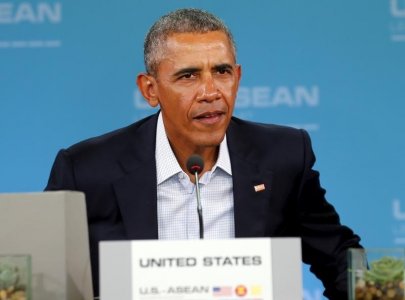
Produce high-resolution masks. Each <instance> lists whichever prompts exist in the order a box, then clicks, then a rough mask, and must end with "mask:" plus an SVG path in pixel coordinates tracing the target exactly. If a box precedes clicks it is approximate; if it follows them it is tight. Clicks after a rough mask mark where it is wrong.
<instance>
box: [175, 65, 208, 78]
mask: <svg viewBox="0 0 405 300" xmlns="http://www.w3.org/2000/svg"><path fill="white" fill-rule="evenodd" d="M199 71H201V69H200V68H196V67H189V68H184V69H180V70H178V71H177V72H176V73H174V74H173V76H175V77H177V76H180V75H184V74H189V73H196V72H199Z"/></svg>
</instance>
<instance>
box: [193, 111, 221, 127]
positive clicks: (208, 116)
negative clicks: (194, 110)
mask: <svg viewBox="0 0 405 300" xmlns="http://www.w3.org/2000/svg"><path fill="white" fill-rule="evenodd" d="M224 116H225V113H224V112H222V111H213V112H204V113H201V114H198V115H197V116H195V117H194V120H197V121H199V122H202V123H204V124H215V123H217V122H219V121H220V120H221V119H222V117H224Z"/></svg>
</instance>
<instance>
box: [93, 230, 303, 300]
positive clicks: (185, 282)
mask: <svg viewBox="0 0 405 300" xmlns="http://www.w3.org/2000/svg"><path fill="white" fill-rule="evenodd" d="M301 270H302V268H301V244H300V240H299V239H298V238H277V239H269V238H251V239H245V238H244V239H232V240H187V241H157V240H150V241H127V242H101V243H100V296H101V300H117V299H120V300H209V299H216V300H221V299H224V300H228V299H229V300H234V299H245V300H286V299H288V300H302V274H301V272H302V271H301Z"/></svg>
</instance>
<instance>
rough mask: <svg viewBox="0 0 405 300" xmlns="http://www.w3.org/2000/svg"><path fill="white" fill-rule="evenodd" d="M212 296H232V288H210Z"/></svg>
mask: <svg viewBox="0 0 405 300" xmlns="http://www.w3.org/2000/svg"><path fill="white" fill-rule="evenodd" d="M212 294H213V296H217V297H218V296H222V297H223V296H232V288H231V287H230V286H214V287H213V288H212Z"/></svg>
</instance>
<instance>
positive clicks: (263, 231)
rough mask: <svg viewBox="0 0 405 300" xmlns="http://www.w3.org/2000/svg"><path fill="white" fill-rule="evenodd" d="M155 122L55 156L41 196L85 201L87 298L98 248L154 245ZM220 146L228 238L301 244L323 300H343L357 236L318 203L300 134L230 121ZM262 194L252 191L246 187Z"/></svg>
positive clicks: (320, 194)
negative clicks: (66, 195) (71, 193)
mask: <svg viewBox="0 0 405 300" xmlns="http://www.w3.org/2000/svg"><path fill="white" fill-rule="evenodd" d="M156 124H157V115H153V116H150V117H148V118H146V119H143V120H141V121H139V122H137V123H134V124H132V125H130V126H128V127H126V128H123V129H119V130H117V131H114V132H111V133H108V134H106V135H103V136H100V137H96V138H92V139H89V140H86V141H83V142H80V143H78V144H76V145H74V146H72V147H70V148H68V149H66V150H61V151H60V152H59V153H58V155H57V157H56V160H55V163H54V165H53V168H52V171H51V175H50V178H49V182H48V185H47V187H46V190H78V191H83V192H84V193H85V194H86V203H87V214H88V222H89V235H90V249H91V250H90V251H91V258H92V271H93V281H94V289H95V294H96V295H98V242H99V241H101V240H129V239H157V238H158V223H157V188H156V163H155V136H156ZM227 141H228V147H229V154H230V159H231V164H232V174H233V175H232V178H233V189H234V190H233V195H234V215H235V234H236V237H284V236H298V237H301V238H302V254H303V260H304V262H305V263H308V264H310V265H311V271H312V272H313V273H315V275H316V276H317V277H319V278H320V279H321V280H322V282H323V284H324V286H325V295H327V296H328V297H330V299H339V300H342V299H346V298H347V277H346V272H347V259H346V250H347V248H349V247H360V245H359V238H358V236H356V235H354V234H353V232H352V231H351V230H350V229H348V228H347V227H344V226H342V225H341V224H340V222H339V216H338V214H337V213H336V211H335V209H334V208H333V206H332V205H330V204H329V203H328V202H327V201H326V200H325V198H324V194H325V191H324V190H323V189H322V188H321V186H320V183H319V174H318V172H316V171H314V170H312V166H313V164H314V162H315V157H314V154H313V152H312V148H311V142H310V139H309V136H308V134H307V133H306V132H305V131H303V130H297V129H293V128H288V127H282V126H276V125H265V124H257V123H252V122H247V121H243V120H240V119H237V118H233V119H232V121H231V123H230V125H229V128H228V131H227ZM262 183H263V184H264V185H265V187H266V189H265V190H264V191H261V192H255V190H254V186H255V185H258V184H262Z"/></svg>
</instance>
